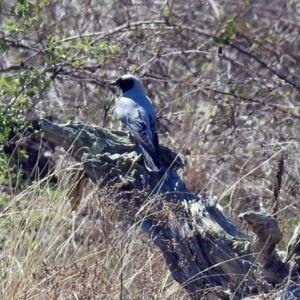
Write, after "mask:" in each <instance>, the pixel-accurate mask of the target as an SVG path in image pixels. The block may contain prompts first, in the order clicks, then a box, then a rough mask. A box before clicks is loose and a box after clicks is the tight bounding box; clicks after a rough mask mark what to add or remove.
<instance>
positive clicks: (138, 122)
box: [121, 116, 158, 152]
mask: <svg viewBox="0 0 300 300" xmlns="http://www.w3.org/2000/svg"><path fill="white" fill-rule="evenodd" d="M121 121H123V120H121ZM124 121H125V120H124ZM124 121H123V122H124ZM124 123H125V125H126V127H127V128H128V129H129V131H130V132H131V133H132V135H133V136H134V137H135V138H136V139H137V140H138V142H139V143H141V144H142V145H144V146H146V147H147V148H149V150H151V151H152V152H156V145H155V143H153V142H152V141H151V140H150V138H149V136H148V135H147V124H146V123H145V121H144V120H143V119H142V118H141V117H140V116H139V117H138V118H134V119H127V120H126V121H125V122H124ZM150 125H151V123H150ZM151 130H152V128H151ZM155 135H156V137H157V133H156V134H153V136H155ZM156 139H157V146H158V138H156ZM156 139H154V140H156Z"/></svg>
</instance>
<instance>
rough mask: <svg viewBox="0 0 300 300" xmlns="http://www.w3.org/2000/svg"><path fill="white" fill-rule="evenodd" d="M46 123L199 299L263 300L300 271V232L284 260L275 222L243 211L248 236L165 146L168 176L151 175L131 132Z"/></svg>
mask: <svg viewBox="0 0 300 300" xmlns="http://www.w3.org/2000/svg"><path fill="white" fill-rule="evenodd" d="M40 125H41V127H42V129H43V131H44V137H45V139H47V140H49V141H50V142H52V143H54V144H56V145H59V146H61V147H63V148H65V149H66V150H67V151H68V152H69V154H70V155H71V156H73V157H74V158H76V160H78V161H80V162H82V163H83V169H84V172H85V174H86V175H87V176H88V177H89V178H90V179H91V180H92V181H93V182H94V183H96V184H97V185H98V187H99V189H101V188H102V187H107V186H109V187H113V189H111V190H112V195H111V196H112V197H111V199H112V201H114V202H115V203H118V204H119V205H120V206H121V207H122V209H123V210H124V211H126V214H127V215H128V217H129V219H131V220H132V221H134V222H139V224H141V227H142V229H143V230H144V231H146V232H147V233H148V234H149V236H150V237H151V239H152V240H153V242H154V243H155V245H156V246H157V247H159V249H160V250H161V251H162V253H163V255H164V258H165V261H166V264H167V266H168V267H169V270H170V272H171V273H172V276H173V278H174V279H175V280H176V281H177V282H179V283H180V284H181V285H182V286H183V287H184V288H185V289H186V290H187V291H188V292H189V294H190V295H191V297H192V298H193V299H246V298H247V299H258V298H254V297H255V295H257V294H259V293H261V292H262V293H269V294H271V293H273V296H271V297H272V299H275V296H276V295H277V294H276V293H282V291H276V289H275V285H276V284H281V283H283V280H284V279H285V278H286V277H287V276H288V275H289V278H292V276H295V275H296V274H297V273H298V272H299V263H298V260H297V257H298V252H299V248H300V247H299V246H297V245H298V243H299V233H298V234H297V232H296V231H295V234H294V235H295V237H293V239H292V241H291V243H290V245H289V247H288V252H287V254H286V258H285V261H284V262H283V260H282V258H280V256H279V255H278V254H277V251H276V245H277V244H278V243H279V241H280V240H281V238H282V233H281V231H280V229H279V226H278V224H277V221H276V219H275V218H273V217H272V216H269V215H267V214H262V213H257V212H246V213H244V214H241V215H240V218H241V219H243V220H245V221H246V222H247V223H248V224H249V226H250V227H251V228H252V230H253V232H254V233H255V235H254V237H250V236H248V235H245V234H243V233H242V232H240V231H239V230H238V229H237V228H236V227H235V226H234V225H233V224H232V223H231V222H230V220H228V219H227V218H226V217H225V216H224V214H223V213H222V212H221V211H220V210H218V208H217V207H216V200H215V199H213V198H209V197H206V196H202V197H200V196H197V195H195V194H193V193H191V192H189V190H188V189H187V187H186V185H185V184H184V182H183V181H182V180H181V178H180V177H179V176H178V174H177V173H176V170H177V169H178V168H181V167H183V165H182V162H181V160H180V158H179V157H178V156H177V155H176V153H174V152H173V151H171V150H170V149H168V148H167V147H163V146H161V149H160V150H161V157H160V159H161V164H162V171H161V172H160V173H149V172H148V171H147V170H146V168H145V167H144V165H143V160H142V157H141V155H138V154H139V149H138V147H137V145H136V144H135V142H134V140H132V139H131V138H130V136H129V135H128V134H127V133H124V132H119V131H112V130H108V129H105V128H102V127H98V126H92V125H89V124H84V123H71V122H70V123H68V124H65V125H57V124H53V123H51V122H49V121H47V120H45V119H42V120H41V121H40ZM298 231H299V232H300V230H298ZM291 244H292V245H291ZM288 282H289V281H288ZM297 291H298V290H297V288H296V287H295V286H293V287H289V286H288V285H287V286H285V291H284V293H285V295H287V296H289V297H292V296H291V295H292V293H294V295H296V293H297ZM280 295H281V294H280ZM273 297H274V298H273ZM287 299H288V298H287ZM291 299H292V298H291Z"/></svg>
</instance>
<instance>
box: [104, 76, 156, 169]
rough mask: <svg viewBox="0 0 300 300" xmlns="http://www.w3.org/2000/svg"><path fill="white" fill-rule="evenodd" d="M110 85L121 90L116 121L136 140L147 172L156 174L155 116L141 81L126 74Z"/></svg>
mask: <svg viewBox="0 0 300 300" xmlns="http://www.w3.org/2000/svg"><path fill="white" fill-rule="evenodd" d="M110 84H111V85H114V86H118V87H119V88H120V89H121V90H122V95H121V96H120V97H119V98H118V99H117V103H116V114H117V117H118V119H119V120H120V121H121V122H122V123H123V124H125V125H126V127H127V129H128V130H129V131H130V132H131V134H132V135H133V136H134V137H135V138H136V140H137V142H138V144H139V146H140V148H141V150H142V154H143V158H144V163H145V167H146V168H147V170H148V171H150V172H158V171H159V170H160V161H159V142H158V136H157V125H156V114H155V111H154V108H153V106H152V103H151V100H150V99H149V98H148V97H147V96H146V95H145V93H144V89H143V85H142V83H141V81H140V80H139V79H138V78H137V77H135V76H133V75H130V74H127V75H123V76H121V77H120V78H119V79H118V80H117V81H114V82H111V83H110Z"/></svg>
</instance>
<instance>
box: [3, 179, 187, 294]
mask: <svg viewBox="0 0 300 300" xmlns="http://www.w3.org/2000/svg"><path fill="white" fill-rule="evenodd" d="M67 194H68V189H66V188H64V187H63V186H62V185H61V186H59V185H58V186H55V187H50V186H49V185H48V184H47V182H44V183H42V182H36V183H34V184H32V185H31V186H30V187H29V188H27V189H26V190H25V191H23V192H20V193H19V194H18V195H14V196H13V197H11V198H10V199H9V202H8V205H7V207H6V208H5V210H4V211H3V212H2V214H1V240H2V243H1V245H2V247H1V262H0V269H1V288H0V295H1V299H186V297H187V295H186V293H185V292H184V291H183V289H182V287H180V286H179V285H177V284H176V283H174V281H173V280H172V278H171V276H170V273H169V271H168V269H167V267H166V266H165V264H164V260H163V257H162V254H161V253H160V252H159V250H158V249H157V248H156V247H155V246H154V245H153V243H152V242H151V241H150V240H149V238H148V237H147V236H145V235H144V234H143V233H142V232H140V230H139V227H138V225H136V224H132V225H128V224H126V222H125V221H124V220H123V219H124V216H123V215H122V213H121V212H119V213H118V212H116V207H114V206H113V205H112V203H111V201H110V200H111V199H105V196H103V195H105V194H108V191H106V190H101V191H97V189H96V187H95V186H93V185H91V184H90V185H88V186H87V188H86V196H85V198H84V201H82V203H81V204H80V206H79V208H78V210H77V211H76V213H74V212H72V210H71V205H70V201H69V199H68V198H67Z"/></svg>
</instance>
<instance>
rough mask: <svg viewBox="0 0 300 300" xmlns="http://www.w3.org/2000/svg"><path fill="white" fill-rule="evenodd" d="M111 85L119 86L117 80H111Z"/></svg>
mask: <svg viewBox="0 0 300 300" xmlns="http://www.w3.org/2000/svg"><path fill="white" fill-rule="evenodd" d="M109 85H112V86H118V84H117V82H116V81H111V82H110V83H109Z"/></svg>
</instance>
